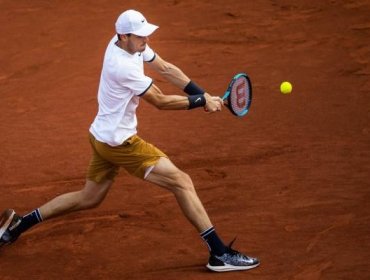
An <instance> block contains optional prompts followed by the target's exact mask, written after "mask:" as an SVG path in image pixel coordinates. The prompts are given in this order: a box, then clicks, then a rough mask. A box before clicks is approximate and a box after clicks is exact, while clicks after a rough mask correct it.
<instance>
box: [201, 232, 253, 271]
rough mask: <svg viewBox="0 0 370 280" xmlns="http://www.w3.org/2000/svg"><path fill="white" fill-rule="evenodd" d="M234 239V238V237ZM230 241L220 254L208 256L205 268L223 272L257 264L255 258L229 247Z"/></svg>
mask: <svg viewBox="0 0 370 280" xmlns="http://www.w3.org/2000/svg"><path fill="white" fill-rule="evenodd" d="M234 241H235V239H234ZM234 241H232V242H231V243H230V245H229V247H227V251H226V252H225V253H224V254H223V255H222V256H217V255H212V254H211V256H210V257H209V260H208V264H207V268H208V269H210V270H212V271H217V272H225V271H235V270H248V269H252V268H255V267H257V266H259V264H260V262H259V261H258V259H256V258H251V257H248V256H246V255H243V254H242V253H239V252H238V251H235V250H233V249H231V245H232V244H233V243H234Z"/></svg>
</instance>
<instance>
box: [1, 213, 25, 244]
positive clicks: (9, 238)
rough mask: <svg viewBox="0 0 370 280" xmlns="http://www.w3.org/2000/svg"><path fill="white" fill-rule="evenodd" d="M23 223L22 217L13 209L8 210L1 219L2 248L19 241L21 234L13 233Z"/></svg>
mask: <svg viewBox="0 0 370 280" xmlns="http://www.w3.org/2000/svg"><path fill="white" fill-rule="evenodd" d="M21 221H22V217H20V216H18V215H17V214H16V213H15V211H14V210H13V209H6V210H5V211H4V212H3V213H2V214H1V217H0V247H1V246H3V245H6V244H10V243H13V242H14V241H16V240H17V238H18V237H19V235H20V234H14V233H12V230H14V229H15V228H16V227H17V226H18V225H19V224H20V223H21Z"/></svg>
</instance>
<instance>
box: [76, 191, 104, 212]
mask: <svg viewBox="0 0 370 280" xmlns="http://www.w3.org/2000/svg"><path fill="white" fill-rule="evenodd" d="M103 198H104V197H101V196H100V195H99V194H96V193H92V192H86V191H82V193H81V200H80V204H81V206H82V208H83V209H91V208H96V207H98V206H99V205H100V204H101V202H102V201H103Z"/></svg>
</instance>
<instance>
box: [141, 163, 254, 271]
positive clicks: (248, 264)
mask: <svg viewBox="0 0 370 280" xmlns="http://www.w3.org/2000/svg"><path fill="white" fill-rule="evenodd" d="M145 179H146V180H147V181H150V182H152V183H155V184H157V185H159V186H161V187H164V188H166V189H168V190H170V191H171V192H172V193H173V194H174V195H175V197H176V200H177V201H178V203H179V205H180V207H181V209H182V211H183V212H184V214H185V216H186V217H187V218H188V219H189V221H190V222H191V223H192V224H193V225H194V226H195V227H196V228H197V229H198V231H199V232H200V235H201V237H202V238H203V239H204V241H206V242H207V245H208V247H209V250H210V257H209V261H208V264H207V268H209V269H210V270H213V271H217V272H223V271H233V270H248V269H251V268H254V267H256V266H258V265H259V261H258V259H256V258H251V257H248V256H246V255H244V254H242V253H240V252H238V251H235V250H233V249H232V248H231V244H232V243H231V244H230V245H229V246H228V247H226V246H225V245H224V243H223V242H222V241H221V239H220V238H219V237H218V235H217V233H216V231H215V229H214V227H213V226H212V224H211V221H210V219H209V217H208V215H207V213H206V211H205V209H204V207H203V204H202V203H201V201H200V199H199V197H198V195H197V194H196V191H195V188H194V185H193V182H192V180H191V178H190V177H189V175H187V174H186V173H184V172H183V171H181V170H180V169H178V168H177V167H176V166H175V165H174V164H173V163H172V162H171V161H170V160H169V159H168V158H165V157H161V158H160V159H159V161H158V162H157V163H156V165H155V166H154V168H152V170H151V171H150V173H149V174H148V175H147V176H146V178H145Z"/></svg>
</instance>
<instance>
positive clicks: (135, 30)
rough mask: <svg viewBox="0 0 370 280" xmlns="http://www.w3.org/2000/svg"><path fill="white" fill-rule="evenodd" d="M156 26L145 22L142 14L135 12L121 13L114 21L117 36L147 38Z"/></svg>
mask: <svg viewBox="0 0 370 280" xmlns="http://www.w3.org/2000/svg"><path fill="white" fill-rule="evenodd" d="M157 28H158V26H156V25H154V24H151V23H149V22H147V20H146V18H145V17H144V16H143V14H142V13H140V12H138V11H135V10H127V11H125V12H123V13H122V14H121V15H120V16H119V17H118V19H117V21H116V32H117V33H118V34H129V33H132V34H135V35H137V36H143V37H145V36H149V35H150V34H152V33H153V32H154V31H155V30H156V29H157Z"/></svg>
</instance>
